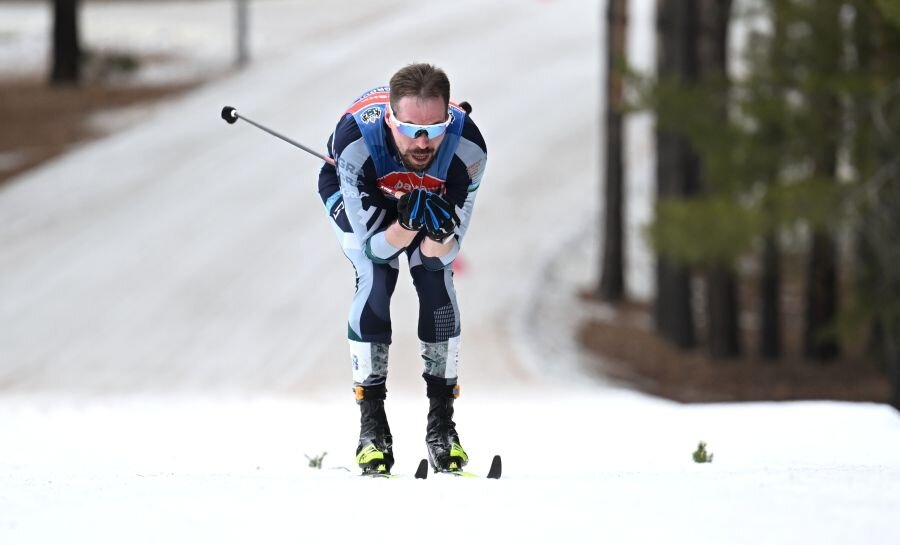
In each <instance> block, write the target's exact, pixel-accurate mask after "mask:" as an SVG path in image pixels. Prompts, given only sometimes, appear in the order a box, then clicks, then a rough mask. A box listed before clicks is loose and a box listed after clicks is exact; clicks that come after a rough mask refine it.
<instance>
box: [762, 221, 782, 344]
mask: <svg viewBox="0 0 900 545" xmlns="http://www.w3.org/2000/svg"><path fill="white" fill-rule="evenodd" d="M759 291H760V298H759V299H760V300H759V304H760V310H759V322H760V323H759V353H760V356H762V358H763V359H764V360H768V361H774V360H777V359H778V358H780V357H781V318H780V310H781V255H780V254H779V252H778V241H777V240H776V238H775V235H769V236H767V237H766V240H765V246H764V248H763V257H762V276H761V278H760V290H759Z"/></svg>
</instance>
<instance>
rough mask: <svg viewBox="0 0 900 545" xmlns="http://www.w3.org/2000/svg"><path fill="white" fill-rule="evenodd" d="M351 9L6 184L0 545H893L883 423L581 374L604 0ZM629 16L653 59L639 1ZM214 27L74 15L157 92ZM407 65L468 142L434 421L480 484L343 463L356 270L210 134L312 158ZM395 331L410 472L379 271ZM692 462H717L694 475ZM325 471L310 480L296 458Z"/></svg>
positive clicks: (890, 449)
mask: <svg viewBox="0 0 900 545" xmlns="http://www.w3.org/2000/svg"><path fill="white" fill-rule="evenodd" d="M44 4H45V3H3V4H0V74H12V73H24V72H28V71H29V70H32V71H34V70H39V69H40V68H41V63H42V60H41V59H42V56H43V55H45V53H46V44H45V42H42V41H41V40H42V38H41V36H42V35H43V36H46V33H47V32H48V30H47V24H48V22H47V14H46V9H47V7H46V6H45V5H44ZM374 4H376V3H373V2H362V1H361V0H355V1H354V0H332V1H330V2H327V3H324V2H314V1H312V0H309V1H293V2H289V1H285V0H261V1H258V2H254V3H253V4H252V15H253V18H252V22H253V35H252V44H253V57H254V62H253V64H252V65H251V66H250V67H249V68H248V69H246V70H244V71H241V72H240V73H235V74H233V75H230V76H228V77H224V78H221V79H219V80H217V81H216V82H214V83H210V84H208V85H206V86H204V87H202V88H201V89H199V90H197V91H195V92H193V93H191V94H190V95H188V96H185V97H182V98H179V99H177V100H172V101H168V102H166V103H164V104H162V105H158V106H156V107H153V108H150V109H148V110H147V111H146V112H145V115H144V116H143V117H142V118H141V119H142V122H141V123H140V124H135V125H132V126H131V127H130V128H128V129H126V130H123V131H121V132H118V133H116V134H114V135H111V136H109V137H107V138H105V139H103V140H100V141H96V142H94V143H91V144H88V145H85V146H82V147H80V148H79V149H77V150H75V151H73V152H72V153H70V154H68V155H66V156H64V157H62V158H60V159H59V160H56V161H54V162H52V163H50V164H47V165H45V166H44V167H41V168H40V169H37V170H35V171H33V172H31V173H29V174H27V175H25V176H23V177H21V178H19V179H17V180H16V181H15V182H14V183H12V184H9V185H7V186H5V187H3V188H2V189H0V385H2V395H0V543H2V544H3V545H18V544H46V543H61V542H65V543H90V544H92V545H93V544H107V543H109V544H121V543H128V544H144V543H146V544H182V543H183V544H191V545H196V544H204V543H209V544H231V543H234V544H238V543H248V542H253V543H317V544H319V543H358V542H361V541H378V542H391V543H433V542H435V541H451V540H453V541H457V542H459V541H465V542H468V543H600V542H602V543H636V544H637V543H648V544H660V543H666V544H670V543H674V544H680V543H684V544H688V543H690V544H714V545H722V544H731V543H735V544H743V543H747V544H754V545H756V544H759V543H767V544H768V543H776V544H777V543H789V544H807V543H809V544H815V545H821V544H851V543H852V544H855V543H865V544H892V545H893V544H897V543H900V534H898V531H897V529H896V518H897V513H900V416H898V414H897V412H896V411H894V410H893V409H890V408H889V407H887V406H884V405H877V404H864V403H857V404H853V403H833V402H803V403H799V402H798V403H748V404H712V405H690V406H685V405H679V404H676V403H671V402H667V401H662V400H658V399H654V398H651V397H648V396H644V395H641V394H636V393H633V392H629V391H627V390H623V389H621V388H618V387H616V386H614V385H611V384H606V383H604V382H602V381H601V380H599V379H597V378H594V377H591V376H588V375H585V374H584V373H583V372H582V371H581V367H580V365H579V360H580V357H581V355H580V354H579V353H578V351H577V347H576V346H575V345H574V343H573V341H572V330H571V328H572V327H573V324H574V323H575V322H576V321H577V319H578V317H579V316H582V315H584V314H585V313H588V312H594V311H595V310H593V309H588V308H584V307H583V305H580V304H579V302H578V298H577V294H576V290H577V289H578V288H580V287H584V286H586V285H588V283H589V282H591V281H592V275H593V270H594V269H595V268H596V260H597V256H596V251H595V241H596V236H597V234H596V229H595V227H596V223H597V221H596V211H597V209H598V207H599V195H598V190H597V188H598V183H597V170H598V165H599V162H598V159H597V151H598V149H599V148H600V144H599V130H600V129H599V126H598V119H599V107H600V104H601V92H600V88H599V87H600V77H599V71H598V68H597V67H598V65H599V64H600V62H601V59H602V55H600V49H599V48H600V44H601V43H602V36H601V35H600V33H601V30H602V29H601V25H600V22H601V21H602V13H603V12H602V7H601V6H600V5H599V3H598V2H597V1H585V0H556V1H553V0H543V1H536V0H534V1H522V0H518V1H515V0H495V1H490V2H485V1H475V0H458V1H456V2H438V1H425V2H422V1H419V2H412V1H408V0H394V1H390V2H379V3H377V5H374ZM632 4H633V6H632V7H633V9H632V13H634V14H636V15H635V17H636V20H638V21H641V23H640V25H639V28H636V29H633V30H632V36H631V38H630V39H631V43H636V44H638V45H637V46H636V48H637V49H636V52H635V55H636V56H637V57H639V58H640V59H643V63H644V65H648V61H647V59H648V58H649V57H650V56H651V55H650V52H651V48H650V47H648V44H649V43H650V42H649V36H650V35H651V33H652V9H650V8H651V7H652V3H650V2H632ZM231 16H232V9H231V3H230V2H197V3H182V2H165V3H160V4H156V3H148V4H142V3H138V2H133V3H124V2H123V3H119V2H97V3H94V2H88V3H87V4H86V6H85V10H84V12H83V14H82V17H83V24H84V28H85V36H84V38H85V40H86V42H87V43H88V44H89V45H91V44H93V45H94V46H101V45H104V44H107V45H108V46H109V47H123V48H129V47H133V48H136V49H140V48H146V47H156V46H158V47H159V48H160V53H163V54H171V55H175V57H173V58H175V59H176V60H175V61H167V62H170V63H174V66H176V68H172V66H173V64H170V65H168V68H166V67H165V66H166V63H162V65H160V66H161V67H150V68H148V70H147V71H148V72H149V73H145V74H143V75H142V77H147V78H149V79H152V80H159V79H168V78H173V79H177V78H178V77H180V76H181V75H184V74H186V73H187V72H186V71H189V70H190V69H191V68H190V67H192V66H193V67H194V68H193V69H194V70H196V74H199V75H204V74H208V73H210V72H217V71H222V70H224V69H225V68H227V65H228V63H229V62H230V56H231V54H232V52H231V44H230V43H228V40H229V37H230V34H229V29H231V25H232V20H231ZM11 21H12V22H11ZM19 22H21V23H22V24H21V25H19V24H18V23H19ZM434 29H441V30H440V31H435V30H434ZM166 33H168V34H166ZM160 36H165V39H163V38H160ZM642 37H643V38H642ZM35 44H42V45H40V46H37V45H35ZM641 44H644V48H643V49H641V48H640V47H639V46H640V45H641ZM41 47H43V48H44V49H40V48H41ZM35 51H37V52H35ZM419 60H427V61H431V62H435V63H436V64H438V65H440V66H442V67H444V68H445V69H446V70H447V71H448V72H449V74H450V76H451V80H452V82H453V89H454V98H456V99H458V100H463V99H465V100H469V101H470V102H471V103H472V104H473V105H474V107H475V111H474V117H475V119H476V120H477V121H478V123H479V125H480V126H481V127H482V129H483V131H484V133H485V135H486V138H487V141H488V146H489V149H490V162H489V166H488V172H487V175H486V179H485V183H484V184H483V186H482V191H481V193H480V195H479V201H478V206H477V207H476V215H475V220H474V222H473V229H472V231H471V233H470V236H469V237H468V238H467V240H466V246H465V248H464V249H463V253H462V259H463V261H464V267H463V269H462V270H461V271H460V273H459V274H458V275H457V279H458V280H457V288H458V291H459V297H460V302H461V306H462V312H463V332H464V333H463V334H464V336H463V339H464V344H463V364H462V369H461V382H462V388H463V396H462V397H461V398H460V400H459V402H458V403H457V407H458V409H457V422H458V424H459V429H460V431H461V433H462V437H463V439H464V441H465V444H466V447H467V449H468V451H469V453H470V455H471V457H472V464H471V465H472V469H473V470H474V471H486V469H487V467H486V466H487V464H488V463H489V461H490V457H491V455H492V454H494V453H495V452H497V453H501V454H502V455H503V456H504V477H503V479H501V480H499V481H488V480H472V479H446V478H445V479H438V478H431V479H429V480H427V481H416V480H414V479H412V478H406V479H403V478H400V479H393V480H366V479H361V478H358V477H356V476H354V475H353V473H352V472H350V471H347V470H346V469H343V468H352V464H353V449H354V448H355V440H356V433H357V431H358V430H357V427H356V426H357V419H358V411H357V409H356V406H355V404H354V403H353V401H352V399H351V397H350V391H349V381H350V373H349V368H348V367H349V366H348V365H347V355H346V351H347V348H346V345H345V341H344V338H343V337H344V335H343V334H344V325H343V324H344V323H345V317H346V311H347V308H348V305H349V300H350V296H351V292H352V286H353V277H352V271H351V270H350V267H349V265H348V263H347V262H346V260H345V259H344V258H343V256H342V255H341V254H340V251H339V248H338V246H337V242H336V241H335V240H334V238H333V235H332V233H331V231H330V227H329V226H328V222H327V220H326V217H325V215H324V213H323V211H322V208H321V205H320V204H319V202H318V198H317V196H316V194H315V178H316V171H317V169H318V163H317V161H316V160H315V159H313V158H311V157H309V156H307V155H305V154H303V153H302V152H300V151H298V150H295V149H293V148H291V147H290V146H288V145H286V144H283V143H281V142H279V141H277V140H275V139H273V138H271V137H270V136H268V135H266V134H264V133H261V132H260V131H258V130H256V129H254V128H252V127H250V126H249V125H247V124H243V123H238V124H236V125H235V126H232V127H229V126H227V125H225V124H224V123H223V122H222V121H221V119H220V118H219V110H220V109H221V107H222V106H223V105H225V104H230V105H233V106H235V107H237V108H238V109H239V111H241V112H242V113H244V114H245V115H247V116H249V117H251V118H253V119H255V120H257V121H260V122H264V123H268V124H269V125H271V126H272V127H273V128H276V129H278V130H280V131H282V132H284V133H286V134H289V135H291V136H292V137H294V138H295V139H297V140H299V141H301V142H304V143H306V144H308V145H311V146H323V145H324V141H325V139H326V137H327V135H328V133H329V132H330V130H331V128H332V126H333V124H334V122H335V121H336V115H337V114H339V112H341V111H342V110H343V108H344V107H345V106H346V104H347V102H348V101H349V100H351V99H352V98H353V97H354V96H355V94H356V93H358V92H359V91H360V90H362V89H364V88H366V87H367V86H371V85H374V84H379V83H382V82H384V81H385V79H386V78H387V77H388V76H389V75H390V74H391V73H392V72H393V71H394V70H395V69H396V68H398V67H399V66H402V65H403V64H406V63H408V62H413V61H419ZM13 64H14V65H15V66H13ZM186 67H187V68H186ZM647 130H649V120H647V119H644V120H638V121H635V122H632V123H631V124H630V125H629V139H628V143H629V146H630V149H629V161H630V164H631V165H632V169H631V173H630V177H631V178H630V181H631V182H632V184H633V185H632V188H631V189H630V191H631V193H630V195H643V196H645V197H646V196H647V195H648V194H649V190H648V189H647V188H648V187H649V186H648V185H647V181H648V178H649V173H650V172H652V153H651V152H650V149H649V142H648V133H647V132H646V131H647ZM642 183H643V185H641V184H642ZM641 206H643V208H641V207H640V206H634V207H633V208H632V209H631V210H630V219H629V222H630V225H631V226H632V229H631V230H632V237H635V238H633V239H632V244H634V245H636V246H635V247H639V242H636V241H638V238H636V237H638V234H637V231H638V229H639V225H640V220H639V219H636V218H641V217H644V218H645V217H646V214H647V210H648V208H647V205H646V203H644V204H642V205H641ZM636 261H638V262H639V263H632V266H631V269H630V272H631V274H630V276H631V278H633V279H634V283H636V284H637V285H641V286H644V287H643V288H639V289H643V290H646V289H649V288H648V286H649V284H648V277H649V274H648V270H649V266H650V264H649V261H648V260H646V259H644V260H643V261H641V260H640V259H637V260H636ZM393 309H394V322H395V325H394V332H395V339H394V344H393V346H392V360H391V361H392V363H391V376H390V379H389V389H390V399H389V402H388V414H389V416H390V418H391V426H392V429H393V431H394V435H395V440H396V455H397V458H398V462H397V466H396V468H395V469H396V471H397V472H398V473H405V474H406V475H407V476H409V472H411V471H412V470H413V469H414V468H415V465H416V463H417V461H418V459H419V458H420V457H422V455H423V454H424V449H423V445H422V440H423V435H424V430H423V428H424V420H425V407H426V400H425V398H424V394H423V390H424V388H423V386H422V384H421V379H420V378H419V376H418V375H419V373H420V372H421V367H420V366H421V364H420V363H419V362H418V360H417V356H416V339H415V317H414V312H415V301H414V293H413V290H412V289H411V286H410V285H409V278H408V275H407V273H405V272H402V273H401V279H400V284H399V286H398V289H397V293H396V295H395V300H394V305H393ZM701 440H703V441H706V442H707V443H708V445H709V450H710V451H711V452H712V453H713V454H714V456H715V458H714V462H713V463H712V464H702V465H700V464H695V463H694V462H693V461H692V459H691V453H692V452H693V450H694V449H695V448H696V446H697V443H698V441H701ZM323 452H327V453H328V454H327V455H326V456H325V459H324V465H325V469H322V470H317V469H313V468H310V467H308V464H307V461H306V457H305V456H307V455H308V456H317V455H320V454H321V453H323Z"/></svg>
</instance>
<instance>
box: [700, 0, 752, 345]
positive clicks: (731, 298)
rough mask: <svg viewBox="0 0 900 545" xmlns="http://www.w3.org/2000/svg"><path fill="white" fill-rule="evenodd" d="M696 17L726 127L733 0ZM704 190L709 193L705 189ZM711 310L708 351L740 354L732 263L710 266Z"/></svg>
mask: <svg viewBox="0 0 900 545" xmlns="http://www.w3.org/2000/svg"><path fill="white" fill-rule="evenodd" d="M694 7H695V12H694V17H695V18H696V20H697V22H698V29H697V30H698V31H697V36H696V54H697V77H698V80H700V81H706V82H710V81H713V82H720V83H722V84H723V86H722V95H721V96H720V97H719V98H718V100H716V101H714V102H712V103H711V104H710V105H709V111H708V112H707V113H706V115H711V116H715V117H714V118H715V119H716V120H718V121H719V122H720V123H721V124H722V125H723V126H724V125H726V124H727V123H728V110H727V91H726V87H725V85H724V84H725V83H726V82H727V81H728V65H727V63H728V22H729V18H730V12H731V0H696V3H695V6H694ZM700 185H701V191H704V190H708V188H705V187H703V186H704V185H705V184H704V183H703V181H702V180H701V183H700ZM705 280H706V310H707V340H706V342H707V348H708V350H709V354H710V356H711V357H712V358H713V359H728V358H734V357H736V356H738V355H740V352H741V346H740V341H739V338H740V334H739V323H738V313H739V310H738V296H737V279H736V275H735V272H734V268H733V266H732V265H731V264H730V263H717V264H714V265H712V266H710V267H709V268H708V270H707V272H706V274H705Z"/></svg>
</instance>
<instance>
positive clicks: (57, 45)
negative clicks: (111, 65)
mask: <svg viewBox="0 0 900 545" xmlns="http://www.w3.org/2000/svg"><path fill="white" fill-rule="evenodd" d="M80 80H81V46H80V45H79V41H78V0H53V68H52V71H51V73H50V83H52V84H77V83H78V82H79V81H80Z"/></svg>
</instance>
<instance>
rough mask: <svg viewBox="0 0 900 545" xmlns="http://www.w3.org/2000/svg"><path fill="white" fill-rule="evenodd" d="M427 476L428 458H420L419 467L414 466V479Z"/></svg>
mask: <svg viewBox="0 0 900 545" xmlns="http://www.w3.org/2000/svg"><path fill="white" fill-rule="evenodd" d="M427 478H428V460H426V459H424V458H423V459H421V460H419V467H417V468H416V479H427Z"/></svg>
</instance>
